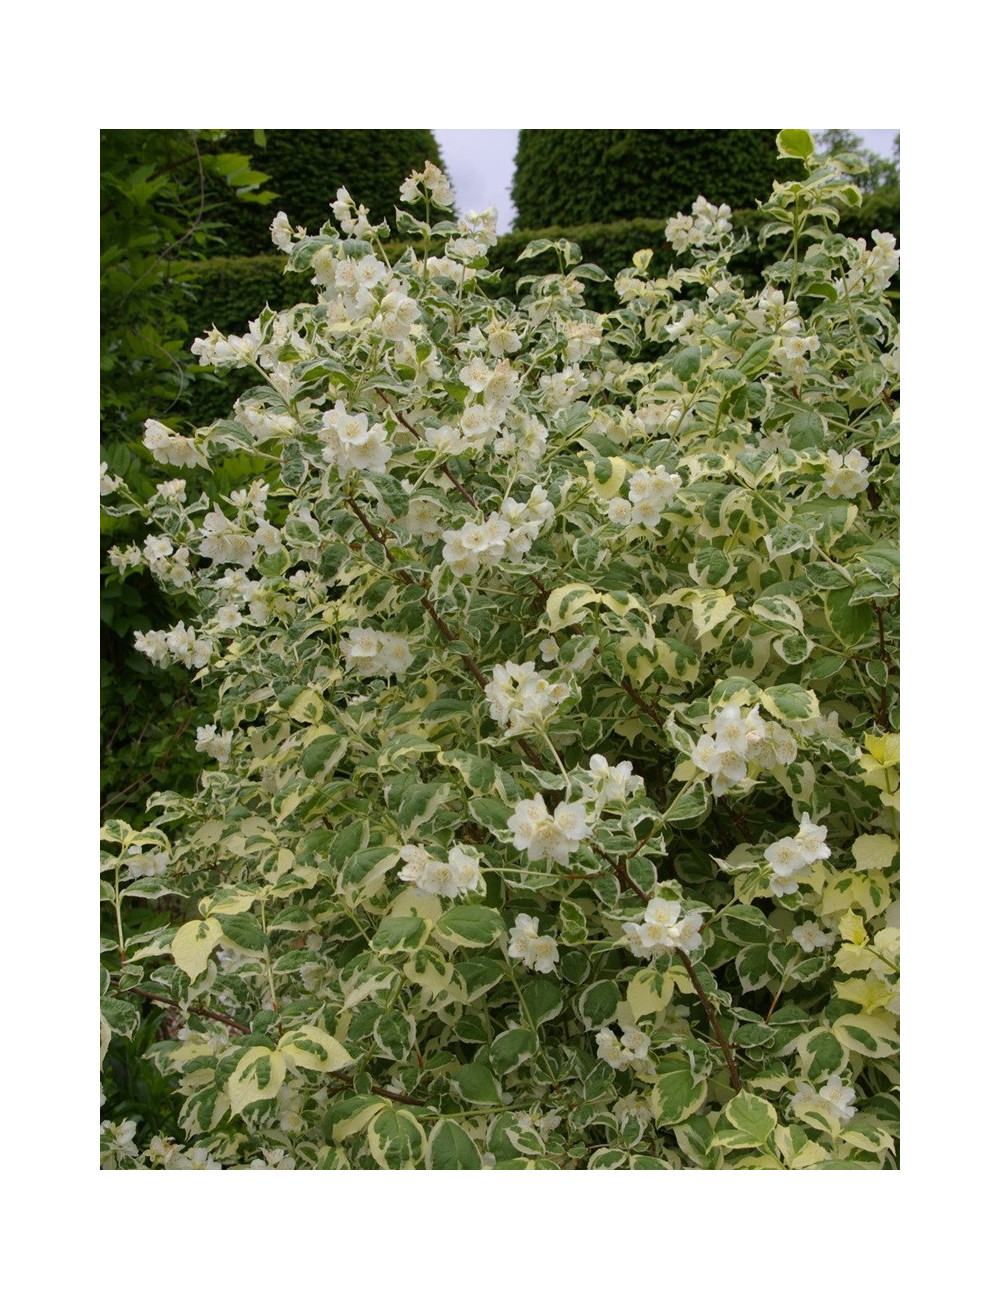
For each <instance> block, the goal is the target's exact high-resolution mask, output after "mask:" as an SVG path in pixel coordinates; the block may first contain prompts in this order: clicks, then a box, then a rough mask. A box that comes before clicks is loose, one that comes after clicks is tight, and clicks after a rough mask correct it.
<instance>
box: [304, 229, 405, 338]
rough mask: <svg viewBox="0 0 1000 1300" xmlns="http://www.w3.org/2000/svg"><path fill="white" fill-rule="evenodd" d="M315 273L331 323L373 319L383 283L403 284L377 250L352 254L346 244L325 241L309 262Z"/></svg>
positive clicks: (393, 285)
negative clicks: (357, 254)
mask: <svg viewBox="0 0 1000 1300" xmlns="http://www.w3.org/2000/svg"><path fill="white" fill-rule="evenodd" d="M310 265H311V266H312V269H313V270H314V271H315V272H316V275H315V277H314V283H316V284H318V285H319V286H320V287H321V288H322V289H323V291H324V293H323V300H324V302H325V304H326V312H327V321H328V322H329V323H335V322H338V321H339V322H347V321H362V320H370V319H371V317H372V316H373V315H374V314H375V311H376V309H377V307H378V299H377V298H376V296H375V293H376V290H377V289H379V288H381V287H382V286H384V285H387V284H388V285H389V287H390V288H392V287H401V285H398V284H396V282H393V283H392V284H390V283H389V282H390V281H392V272H391V271H390V270H389V268H388V267H387V266H386V264H385V263H384V262H382V261H380V260H379V259H378V258H377V257H376V256H375V254H374V253H365V255H364V256H363V257H350V256H348V254H347V253H346V252H345V251H344V249H343V247H339V248H336V246H335V245H333V244H326V245H324V246H323V247H322V248H320V249H318V250H317V252H315V253H314V254H313V256H312V259H311V261H310Z"/></svg>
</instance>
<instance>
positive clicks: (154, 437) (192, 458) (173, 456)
mask: <svg viewBox="0 0 1000 1300" xmlns="http://www.w3.org/2000/svg"><path fill="white" fill-rule="evenodd" d="M144 427H145V430H146V431H145V433H144V434H143V438H142V441H143V443H144V444H145V446H146V447H147V448H148V449H149V450H150V451H151V452H152V453H153V459H154V460H155V461H157V462H158V463H159V464H160V465H188V466H190V465H203V466H207V464H208V462H207V461H206V460H205V458H204V456H202V455H201V453H200V452H199V451H198V449H197V447H195V445H194V443H193V442H192V441H191V439H190V438H185V437H183V436H182V435H181V434H179V433H174V432H173V431H172V430H171V429H168V428H167V427H166V425H163V424H160V422H159V421H158V420H147V421H146V423H145V426H144Z"/></svg>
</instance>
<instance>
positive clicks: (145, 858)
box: [125, 844, 170, 880]
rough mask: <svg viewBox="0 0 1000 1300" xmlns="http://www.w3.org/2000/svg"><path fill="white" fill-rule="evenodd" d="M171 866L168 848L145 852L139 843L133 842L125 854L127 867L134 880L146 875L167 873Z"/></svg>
mask: <svg viewBox="0 0 1000 1300" xmlns="http://www.w3.org/2000/svg"><path fill="white" fill-rule="evenodd" d="M169 867H170V854H169V853H168V852H167V850H166V849H160V850H159V851H157V852H153V851H151V850H149V851H147V852H145V853H144V852H143V851H142V849H141V848H140V847H139V845H138V844H133V845H132V846H131V847H130V848H129V849H128V850H127V851H126V854H125V868H126V871H127V873H128V875H129V876H130V877H131V878H132V879H133V880H141V879H143V878H144V877H146V876H163V875H166V873H167V871H168V869H169Z"/></svg>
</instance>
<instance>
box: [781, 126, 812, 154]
mask: <svg viewBox="0 0 1000 1300" xmlns="http://www.w3.org/2000/svg"><path fill="white" fill-rule="evenodd" d="M815 152H816V146H815V145H814V144H813V138H812V136H811V135H810V134H809V132H808V131H789V130H785V131H779V132H778V157H779V158H811V157H812V156H813V154H814V153H815Z"/></svg>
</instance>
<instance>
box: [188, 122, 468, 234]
mask: <svg viewBox="0 0 1000 1300" xmlns="http://www.w3.org/2000/svg"><path fill="white" fill-rule="evenodd" d="M264 137H265V144H264V146H263V147H261V146H259V145H255V143H254V133H253V132H252V131H230V132H229V133H228V134H227V136H226V139H225V141H224V147H225V149H226V150H229V151H232V152H234V153H246V154H250V155H252V157H253V161H254V166H255V167H257V168H259V170H260V171H262V172H266V173H267V177H268V180H267V188H268V189H269V190H271V191H274V192H275V193H276V194H277V196H278V197H277V198H276V199H274V200H273V202H272V203H271V204H270V205H269V206H268V207H267V208H264V209H258V210H256V211H254V210H249V209H247V208H246V207H244V206H243V205H240V204H239V203H235V202H233V200H232V199H231V198H229V197H228V196H226V195H224V194H222V193H221V192H220V193H219V194H218V195H217V198H218V201H219V203H220V206H219V207H218V208H216V210H215V211H214V212H213V214H212V216H213V218H214V219H215V220H216V221H221V222H222V223H223V224H222V228H221V230H220V233H221V234H222V236H223V238H224V240H225V247H226V252H227V253H228V254H229V255H233V256H247V257H251V256H253V255H254V254H256V253H267V252H270V251H272V250H273V248H274V245H273V244H272V242H271V235H270V225H271V221H272V219H273V217H274V214H275V213H276V212H277V211H278V210H279V209H280V210H282V211H284V212H285V213H287V215H288V219H289V221H290V222H291V223H292V225H293V226H305V227H306V229H307V230H318V229H319V227H320V226H321V225H322V224H323V222H324V221H330V220H331V212H330V204H331V203H332V202H333V200H334V199H335V198H336V197H337V190H338V188H339V187H340V186H341V185H346V186H347V188H348V190H349V191H350V193H351V196H352V198H354V199H355V201H356V202H359V203H364V204H365V205H366V207H368V208H369V209H370V211H371V218H372V220H373V221H376V220H381V219H382V218H383V217H389V218H390V220H391V219H392V215H393V212H394V210H395V207H396V204H397V203H398V202H399V186H400V182H401V181H402V180H403V178H404V177H405V176H407V175H409V173H410V172H411V171H413V170H414V168H416V169H419V170H422V169H423V166H424V163H425V161H430V162H432V163H436V164H437V165H438V166H439V167H442V168H443V166H444V164H443V162H442V160H441V154H440V150H439V149H438V144H437V141H436V140H435V138H434V134H433V132H431V131H417V130H400V131H389V130H375V129H369V130H364V131H305V130H289V131H265V132H264Z"/></svg>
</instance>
